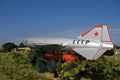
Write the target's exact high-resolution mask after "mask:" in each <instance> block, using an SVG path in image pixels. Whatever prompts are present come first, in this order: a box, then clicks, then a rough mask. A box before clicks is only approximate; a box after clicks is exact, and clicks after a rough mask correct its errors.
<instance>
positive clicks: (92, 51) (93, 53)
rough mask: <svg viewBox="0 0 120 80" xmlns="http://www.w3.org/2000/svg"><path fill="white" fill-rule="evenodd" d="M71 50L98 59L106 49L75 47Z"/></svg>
mask: <svg viewBox="0 0 120 80" xmlns="http://www.w3.org/2000/svg"><path fill="white" fill-rule="evenodd" d="M73 50H74V51H76V52H77V53H78V54H80V55H82V56H83V57H85V58H87V59H90V60H96V59H98V58H99V57H100V56H101V55H102V54H103V53H104V52H105V51H107V49H99V48H75V49H73Z"/></svg>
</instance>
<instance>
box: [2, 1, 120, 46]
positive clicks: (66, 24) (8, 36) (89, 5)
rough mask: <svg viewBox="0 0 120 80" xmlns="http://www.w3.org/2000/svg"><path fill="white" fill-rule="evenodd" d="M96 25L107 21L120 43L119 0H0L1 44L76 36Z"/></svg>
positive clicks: (114, 38)
mask: <svg viewBox="0 0 120 80" xmlns="http://www.w3.org/2000/svg"><path fill="white" fill-rule="evenodd" d="M98 24H107V25H108V26H109V28H110V32H111V35H112V39H113V43H115V44H117V45H120V1H119V0H0V44H3V43H5V42H9V41H10V42H15V43H20V42H21V41H22V40H23V39H25V38H29V37H41V36H51V37H52V36H57V37H58V36H69V37H73V36H78V35H79V34H81V33H83V32H84V31H86V30H88V29H90V28H91V27H93V26H95V25H98Z"/></svg>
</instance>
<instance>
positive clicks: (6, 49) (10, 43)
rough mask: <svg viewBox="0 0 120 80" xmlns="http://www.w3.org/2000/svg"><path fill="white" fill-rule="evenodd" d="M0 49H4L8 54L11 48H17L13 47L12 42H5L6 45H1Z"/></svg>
mask: <svg viewBox="0 0 120 80" xmlns="http://www.w3.org/2000/svg"><path fill="white" fill-rule="evenodd" d="M2 47H3V48H4V49H5V51H8V52H10V51H11V50H12V49H13V48H17V45H15V44H14V43H12V42H7V43H5V44H3V45H2Z"/></svg>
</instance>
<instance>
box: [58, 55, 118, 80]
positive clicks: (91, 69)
mask: <svg viewBox="0 0 120 80" xmlns="http://www.w3.org/2000/svg"><path fill="white" fill-rule="evenodd" d="M58 71H59V70H58ZM59 76H60V77H62V78H64V79H65V80H76V77H77V78H82V77H86V78H90V79H92V80H119V79H120V64H119V62H115V61H108V60H107V59H106V58H104V57H101V58H100V59H98V60H97V61H89V60H84V61H82V62H79V63H78V62H65V63H64V64H62V67H61V69H60V71H59Z"/></svg>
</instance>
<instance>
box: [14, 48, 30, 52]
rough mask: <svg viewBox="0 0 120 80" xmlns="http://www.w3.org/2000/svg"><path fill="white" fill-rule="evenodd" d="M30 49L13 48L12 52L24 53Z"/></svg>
mask: <svg viewBox="0 0 120 80" xmlns="http://www.w3.org/2000/svg"><path fill="white" fill-rule="evenodd" d="M30 50H31V49H30V48H29V47H21V48H14V51H15V52H17V51H20V52H26V51H30Z"/></svg>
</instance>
